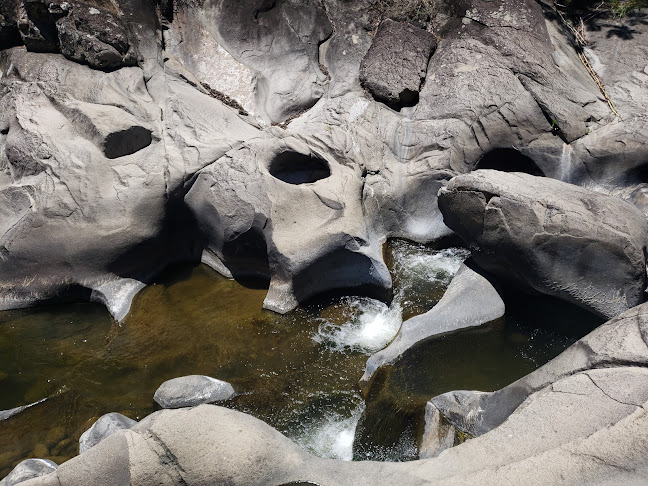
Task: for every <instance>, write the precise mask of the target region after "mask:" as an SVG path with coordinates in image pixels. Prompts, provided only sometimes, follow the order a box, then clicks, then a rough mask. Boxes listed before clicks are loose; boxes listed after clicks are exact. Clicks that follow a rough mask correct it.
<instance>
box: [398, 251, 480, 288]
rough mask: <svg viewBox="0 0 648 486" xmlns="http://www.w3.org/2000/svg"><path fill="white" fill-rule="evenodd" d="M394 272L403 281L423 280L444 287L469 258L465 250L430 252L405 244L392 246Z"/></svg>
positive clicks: (468, 253)
mask: <svg viewBox="0 0 648 486" xmlns="http://www.w3.org/2000/svg"><path fill="white" fill-rule="evenodd" d="M393 254H394V272H395V273H398V274H399V276H400V277H401V279H403V280H404V281H406V282H407V281H413V280H425V281H427V282H439V283H442V284H445V285H448V284H449V283H450V280H452V277H453V276H454V274H455V273H457V271H458V270H459V267H461V264H462V263H463V261H464V260H465V259H466V258H468V257H469V256H470V251H468V250H466V249H465V248H446V249H445V250H437V251H431V250H427V249H425V248H424V247H420V246H416V245H414V244H411V243H407V242H397V243H395V244H394V250H393Z"/></svg>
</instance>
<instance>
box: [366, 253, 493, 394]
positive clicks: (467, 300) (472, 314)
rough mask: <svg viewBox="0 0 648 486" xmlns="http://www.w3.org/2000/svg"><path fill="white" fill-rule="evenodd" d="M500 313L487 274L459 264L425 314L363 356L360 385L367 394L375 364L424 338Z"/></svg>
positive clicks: (399, 356)
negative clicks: (389, 341) (364, 357)
mask: <svg viewBox="0 0 648 486" xmlns="http://www.w3.org/2000/svg"><path fill="white" fill-rule="evenodd" d="M503 315H504V302H503V301H502V299H501V297H500V296H499V293H498V292H497V290H496V289H495V287H494V286H493V284H492V283H491V281H490V280H489V277H488V276H485V275H484V274H483V272H481V271H480V270H479V269H478V268H475V267H474V265H473V264H470V263H468V264H466V263H464V264H462V265H461V268H460V269H459V271H458V272H457V274H456V275H455V276H454V278H453V279H452V281H451V282H450V285H449V286H448V289H447V290H446V292H445V294H443V297H442V298H441V300H440V301H439V302H438V303H437V304H436V305H435V306H434V307H433V308H432V309H431V310H429V311H428V312H426V313H425V314H421V315H418V316H415V317H412V318H411V319H408V320H407V321H405V322H403V325H402V326H401V329H400V331H399V332H398V335H397V336H396V337H395V338H394V340H393V341H392V342H391V343H390V344H389V346H387V347H386V348H385V349H383V350H382V351H379V352H378V353H376V354H374V355H372V356H371V357H370V358H369V359H368V360H367V364H366V366H365V372H364V375H363V376H362V378H361V379H360V387H361V388H362V389H363V392H364V394H365V395H367V394H368V393H369V388H370V387H371V382H372V379H373V377H374V375H375V374H376V372H377V371H378V369H379V368H381V367H387V368H388V367H389V366H391V365H394V364H395V363H398V362H401V361H402V360H403V359H405V356H406V355H407V354H408V353H410V352H411V351H413V350H415V349H416V348H417V347H419V346H421V345H424V344H425V343H426V342H427V341H429V340H431V339H434V338H438V337H441V336H444V335H447V334H449V333H453V332H457V331H460V330H462V329H468V328H471V327H477V326H481V325H483V324H486V323H488V322H491V321H494V320H495V319H497V318H499V317H502V316H503Z"/></svg>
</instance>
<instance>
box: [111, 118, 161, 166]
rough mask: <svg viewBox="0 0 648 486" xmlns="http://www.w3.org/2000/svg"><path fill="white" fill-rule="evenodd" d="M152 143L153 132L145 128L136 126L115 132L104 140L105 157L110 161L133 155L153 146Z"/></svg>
mask: <svg viewBox="0 0 648 486" xmlns="http://www.w3.org/2000/svg"><path fill="white" fill-rule="evenodd" d="M151 141H152V137H151V130H148V129H147V128H144V127H138V126H134V127H130V128H127V129H126V130H121V131H119V132H113V133H111V134H109V135H108V136H107V137H106V139H105V140H104V144H103V149H104V155H105V156H106V157H108V158H109V159H116V158H118V157H124V156H125V155H131V154H134V153H135V152H138V151H139V150H142V149H143V148H145V147H148V146H149V145H151Z"/></svg>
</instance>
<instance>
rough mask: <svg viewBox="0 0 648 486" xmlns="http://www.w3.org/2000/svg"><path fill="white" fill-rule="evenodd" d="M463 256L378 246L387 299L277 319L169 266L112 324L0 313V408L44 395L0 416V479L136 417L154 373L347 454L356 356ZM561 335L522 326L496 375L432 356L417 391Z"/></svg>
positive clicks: (77, 310) (65, 311)
mask: <svg viewBox="0 0 648 486" xmlns="http://www.w3.org/2000/svg"><path fill="white" fill-rule="evenodd" d="M466 256H467V252H466V251H465V250H460V249H450V250H442V251H436V252H435V251H432V250H429V249H427V248H425V247H423V246H421V245H415V244H411V243H407V242H402V241H395V242H391V243H390V244H389V245H388V248H387V250H386V257H387V261H388V263H389V265H390V268H391V270H392V275H393V277H394V284H395V291H394V295H395V297H394V300H393V302H392V303H391V304H390V305H387V304H384V303H381V302H378V301H375V300H372V299H368V298H363V297H343V298H336V299H329V300H328V301H319V302H311V303H309V304H308V305H307V306H306V307H304V308H300V309H297V310H296V311H294V312H292V313H290V314H289V315H285V316H280V315H277V314H274V313H272V312H269V311H264V310H262V308H261V306H262V302H263V299H264V297H265V293H266V291H265V290H264V289H254V288H247V287H244V286H242V285H240V284H238V283H237V282H234V281H231V280H227V279H224V278H223V277H221V276H219V275H218V274H216V273H215V272H213V271H212V270H211V269H209V268H207V267H204V266H196V267H182V268H175V269H172V270H169V271H168V272H166V274H165V275H164V276H163V278H161V279H160V280H159V281H158V282H157V283H156V284H154V285H151V286H149V287H147V288H146V289H145V290H143V291H142V292H141V293H140V294H139V295H138V297H137V298H136V300H135V302H134V305H133V308H132V312H131V313H130V315H129V316H128V317H127V319H126V320H125V321H124V322H123V323H122V324H121V325H117V324H115V323H114V322H113V321H112V319H111V318H110V316H109V314H108V313H107V312H106V310H105V309H104V308H102V307H101V306H99V305H96V304H72V305H58V306H50V307H42V308H36V309H27V310H18V311H7V312H0V410H2V409H9V408H13V407H17V406H21V405H25V404H28V403H31V402H35V401H37V400H41V399H43V398H47V400H46V401H45V402H43V403H41V404H39V405H36V406H34V407H32V408H30V409H28V410H26V411H24V412H22V413H20V414H18V415H16V416H14V417H12V418H10V419H8V420H5V421H1V422H0V477H3V476H4V475H5V474H7V473H8V471H9V470H10V468H11V467H13V465H15V464H16V463H17V462H19V461H20V460H23V459H26V458H28V457H43V458H49V459H52V460H54V461H55V462H57V463H61V462H63V461H65V460H67V459H68V458H70V457H72V456H74V455H76V454H77V452H78V438H79V436H80V435H81V433H82V432H83V431H85V430H86V429H87V428H88V427H89V426H90V425H91V424H92V423H93V421H94V420H96V418H98V417H99V416H101V415H102V414H104V413H107V412H112V411H117V412H120V413H123V414H125V415H127V416H129V417H132V418H134V419H140V418H142V417H144V416H145V415H147V414H149V413H151V412H152V411H154V410H156V409H158V407H157V405H156V404H155V403H154V402H153V393H154V392H155V390H156V388H157V387H158V386H159V385H160V384H161V383H162V382H163V381H164V380H167V379H170V378H173V377H176V376H181V375H187V374H206V375H210V376H214V377H216V378H219V379H223V380H226V381H229V382H231V383H232V385H233V386H234V388H235V390H237V393H238V395H237V397H236V398H235V399H234V400H233V401H232V402H231V403H229V404H228V405H227V406H229V407H232V408H235V409H237V410H241V411H245V412H249V413H251V414H252V415H254V416H256V417H259V418H261V419H262V420H265V421H266V422H268V423H269V424H271V425H273V426H274V427H277V428H278V429H279V430H281V431H282V432H284V433H286V434H287V435H288V436H289V437H291V438H292V439H293V440H295V441H296V442H297V443H299V444H300V445H302V446H304V447H305V448H307V449H308V450H310V451H311V452H313V453H315V454H317V455H320V456H322V457H333V458H340V459H347V460H348V459H350V458H351V457H352V441H353V436H354V431H355V427H356V424H357V421H358V419H359V417H360V414H361V413H362V410H363V401H362V399H361V398H360V395H359V393H358V390H357V381H358V379H359V378H360V376H361V375H362V373H363V370H364V365H365V362H366V359H367V357H368V356H369V355H370V354H371V353H372V352H375V351H376V350H378V349H380V348H382V347H383V346H384V345H386V344H388V343H389V341H390V340H391V339H392V338H393V336H394V335H395V334H396V332H397V331H398V328H399V326H400V324H401V322H402V319H403V318H409V317H411V316H412V315H416V314H418V313H421V312H425V311H426V310H428V309H430V308H431V307H432V306H433V305H434V304H435V303H436V302H437V301H438V300H439V298H440V297H441V295H442V294H443V292H444V290H445V288H446V286H447V284H448V283H449V281H450V279H451V277H452V275H453V274H454V272H456V270H457V269H458V268H459V265H460V264H461V261H462V260H463V259H464V258H465V257H466ZM493 332H495V333H496V334H497V335H499V333H501V330H499V331H493ZM574 339H575V337H574V338H571V337H570V338H568V339H567V340H566V341H565V342H564V343H563V342H559V343H558V344H557V345H555V346H552V348H551V352H550V353H546V352H544V351H541V352H536V349H535V348H534V345H533V341H534V337H533V336H532V335H531V334H530V333H526V334H524V333H521V334H520V335H519V336H516V337H515V340H516V341H515V342H516V344H515V345H514V346H511V347H510V349H509V350H508V354H510V355H511V356H510V357H507V358H506V359H505V360H504V361H505V363H506V364H505V366H504V368H505V369H506V370H507V373H503V377H502V376H500V377H499V378H498V377H497V376H496V377H493V376H492V374H493V373H495V374H497V373H501V370H500V369H499V368H498V369H490V368H488V367H486V368H484V366H483V364H482V363H480V361H479V360H480V359H481V358H476V359H471V360H466V359H465V356H461V355H453V353H452V352H448V353H445V354H444V353H443V351H442V350H441V351H439V353H441V354H442V355H443V356H445V358H444V363H443V367H442V371H443V378H442V379H439V380H436V379H435V380H432V382H434V383H436V385H434V386H431V387H430V389H429V390H426V392H427V393H431V394H438V393H442V392H445V391H448V390H449V389H454V388H457V387H461V383H462V379H461V377H465V376H471V377H473V379H472V381H471V383H472V384H473V385H474V387H476V388H482V389H492V385H493V383H500V382H503V383H502V384H506V383H507V382H506V380H509V379H510V375H515V374H518V375H520V376H521V374H524V373H526V372H528V370H529V369H533V368H535V367H536V366H539V365H540V364H542V363H543V362H544V361H546V360H547V359H549V358H550V357H552V355H554V354H557V352H559V351H560V350H561V349H563V348H564V347H565V346H566V345H568V344H569V343H571V342H572V341H573V340H574ZM554 341H555V342H558V341H560V340H557V341H556V340H554ZM440 346H441V348H443V345H440ZM503 346H504V347H506V346H507V344H506V343H504V344H503ZM493 351H494V352H497V350H493ZM508 354H507V356H508ZM498 359H499V358H497V357H492V356H491V357H488V360H489V361H497V360H498ZM510 368H513V369H516V370H519V372H518V373H510V372H509V371H510ZM440 371H441V370H440ZM480 385H483V386H480Z"/></svg>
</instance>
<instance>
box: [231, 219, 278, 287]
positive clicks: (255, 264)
mask: <svg viewBox="0 0 648 486" xmlns="http://www.w3.org/2000/svg"><path fill="white" fill-rule="evenodd" d="M223 257H224V259H225V264H226V265H227V268H229V270H230V271H231V272H232V275H233V277H234V279H236V280H237V281H258V282H259V283H264V285H265V284H267V283H269V282H270V264H269V263H268V247H267V245H266V241H265V238H264V236H263V233H261V231H259V230H258V229H256V228H250V229H249V230H248V231H246V232H245V233H242V234H241V235H240V236H238V237H237V238H235V239H234V240H232V241H228V242H226V243H225V244H224V245H223Z"/></svg>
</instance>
